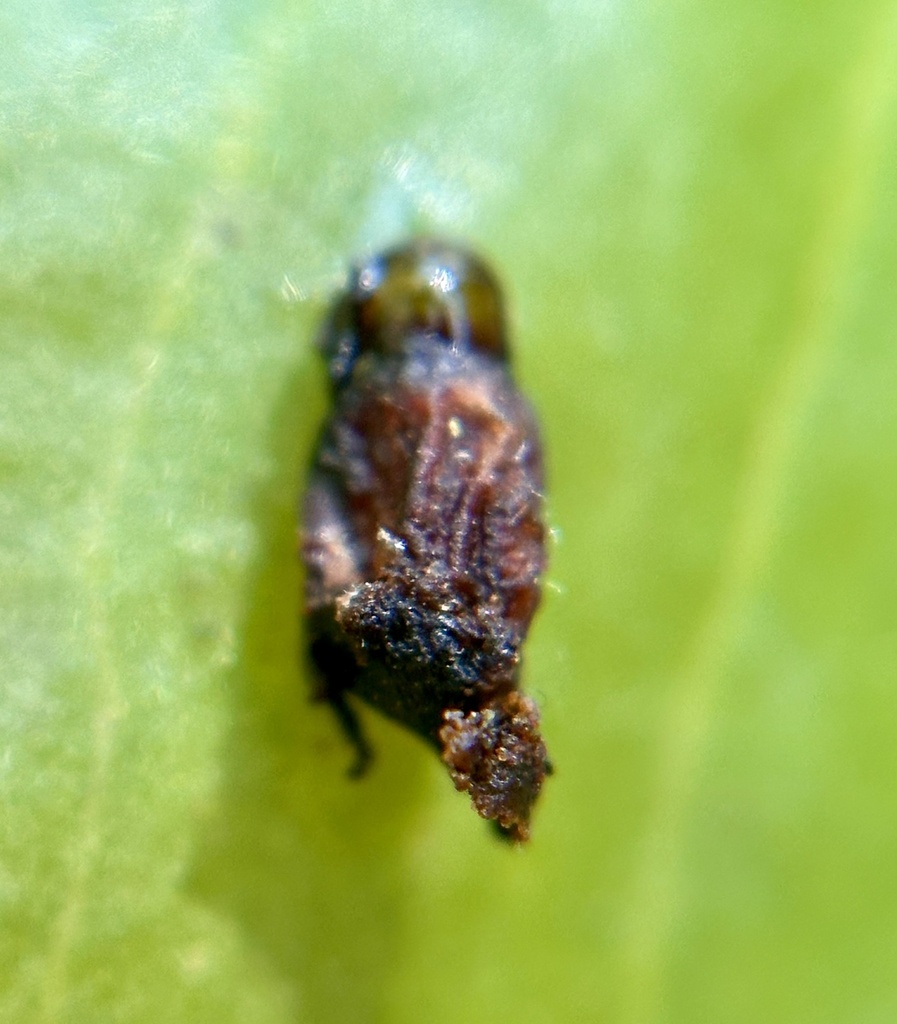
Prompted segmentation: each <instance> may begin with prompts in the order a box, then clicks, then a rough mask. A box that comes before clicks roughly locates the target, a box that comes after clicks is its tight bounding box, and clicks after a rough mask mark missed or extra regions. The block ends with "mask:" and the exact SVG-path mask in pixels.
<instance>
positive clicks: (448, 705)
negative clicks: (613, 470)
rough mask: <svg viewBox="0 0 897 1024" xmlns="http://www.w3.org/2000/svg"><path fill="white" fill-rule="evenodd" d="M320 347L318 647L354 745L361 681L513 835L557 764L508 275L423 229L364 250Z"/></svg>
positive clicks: (309, 514) (530, 460) (531, 465)
mask: <svg viewBox="0 0 897 1024" xmlns="http://www.w3.org/2000/svg"><path fill="white" fill-rule="evenodd" d="M322 349H323V352H324V356H325V359H326V361H327V369H328V373H329V376H330V381H331V385H332V390H333V409H332V412H331V415H330V418H329V420H328V421H327V423H326V424H325V427H324V431H323V434H322V436H321V439H320V442H319V445H318V448H317V452H316V454H315V457H314V462H313V465H312V469H311V474H310V479H309V485H308V492H307V494H306V496H305V507H304V531H303V537H302V554H303V557H304V560H305V565H306V569H307V612H308V616H309V639H310V653H311V659H312V661H313V663H314V666H315V669H316V674H317V677H318V685H319V696H320V697H322V698H324V699H326V700H328V701H329V702H330V703H331V704H332V706H333V707H334V709H335V710H336V712H337V714H338V716H339V718H340V720H341V722H342V724H343V726H344V728H345V729H346V731H347V733H348V735H349V736H350V738H351V739H352V740H353V742H354V744H355V747H356V749H357V752H358V760H357V763H356V766H355V769H354V770H355V771H356V772H358V773H360V772H361V771H362V770H363V768H364V766H365V764H366V763H367V761H368V759H369V757H370V750H369V748H368V745H367V743H366V741H365V738H364V735H363V733H362V731H361V728H360V724H359V722H358V719H357V718H356V715H355V713H354V710H353V708H352V706H351V705H350V703H349V701H348V699H347V694H350V693H354V694H357V695H358V696H359V697H361V698H362V699H364V700H365V701H367V702H368V703H369V704H371V705H373V706H374V707H376V708H378V709H379V710H380V711H382V712H383V713H384V714H386V715H389V716H390V717H391V718H394V719H395V720H397V721H399V722H401V723H402V724H404V725H406V726H407V727H408V728H409V729H412V730H413V731H414V732H416V733H418V734H419V735H421V736H423V737H424V738H425V739H426V740H428V741H429V742H430V743H432V744H433V745H434V746H435V747H436V748H437V750H438V751H439V752H440V754H441V756H442V760H443V761H444V762H445V764H446V765H447V766H448V768H449V771H450V773H451V776H452V779H453V780H454V783H455V786H456V787H457V788H458V789H460V790H467V791H469V793H470V795H471V799H472V801H473V804H474V807H475V808H476V809H477V811H478V812H479V813H480V814H481V815H482V816H483V817H484V818H490V819H493V820H494V821H496V822H497V824H498V825H499V827H500V828H501V829H502V830H503V832H504V833H505V834H506V835H508V836H509V837H511V838H513V839H516V840H525V839H527V838H528V836H529V828H530V825H529V822H530V811H531V809H532V805H533V802H534V801H535V799H536V797H537V795H538V793H539V790H540V789H541V787H542V783H543V780H544V778H545V775H546V773H547V772H548V771H549V770H550V768H549V765H548V761H547V756H546V752H545V745H544V743H543V742H542V738H541V736H540V735H539V716H538V709H537V708H536V705H535V703H534V702H533V701H532V700H531V699H530V698H528V697H526V696H524V695H523V694H522V693H521V692H520V690H519V689H518V680H519V675H520V650H521V645H522V643H523V640H524V637H525V636H526V633H527V630H528V628H529V624H530V621H531V619H532V617H533V613H534V612H535V610H536V606H537V605H538V603H539V597H540V587H539V580H540V577H541V575H542V572H543V570H544V568H545V528H544V525H543V522H542V515H541V505H542V458H541V446H540V442H539V432H538V428H537V426H536V422H535V419H534V417H533V413H532V411H531V409H530V407H529V405H528V403H527V402H526V400H525V399H524V398H523V397H522V396H521V394H520V393H519V391H518V390H517V388H516V386H515V384H514V382H513V380H512V379H511V376H510V373H509V369H508V352H507V342H506V338H505V324H504V312H503V307H502V300H501V296H500V291H499V288H498V284H497V282H496V280H495V278H494V277H493V275H492V274H491V272H490V271H489V270H488V268H487V267H486V266H485V265H484V264H483V263H482V262H481V261H480V260H479V259H477V258H476V257H475V256H473V255H472V254H471V253H469V252H466V251H465V250H463V249H461V248H458V247H456V246H454V245H449V244H446V243H443V242H438V241H434V240H428V239H421V240H416V241H413V242H410V243H408V244H406V245H403V246H400V247H398V248H395V249H391V250H390V251H388V252H386V253H383V254H381V255H379V256H375V257H374V258H372V259H370V260H369V261H367V262H366V263H364V264H363V265H361V266H360V267H358V268H356V269H355V270H354V272H353V273H352V275H351V277H350V281H349V284H348V287H347V288H346V290H345V291H344V292H343V293H342V294H341V295H340V296H339V298H338V299H337V301H336V302H335V304H334V306H333V309H332V311H331V314H330V317H329V319H328V321H327V323H326V325H325V329H324V332H323V335H322Z"/></svg>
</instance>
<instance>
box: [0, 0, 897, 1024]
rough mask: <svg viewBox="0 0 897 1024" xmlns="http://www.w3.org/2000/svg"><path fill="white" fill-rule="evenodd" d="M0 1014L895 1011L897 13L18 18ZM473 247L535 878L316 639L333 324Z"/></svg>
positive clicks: (11, 53)
mask: <svg viewBox="0 0 897 1024" xmlns="http://www.w3.org/2000/svg"><path fill="white" fill-rule="evenodd" d="M0 40H2V41H3V43H4V46H3V52H4V55H5V56H4V60H3V61H2V62H0V259H2V267H3V274H2V280H0V323H2V334H0V479H2V487H0V523H2V533H0V578H2V581H3V584H2V587H0V650H2V651H3V653H4V659H3V680H2V691H0V693H2V696H0V743H2V747H0V769H2V770H0V785H2V793H0V800H2V804H0V806H2V822H3V829H2V839H0V1019H2V1020H4V1021H6V1020H8V1021H15V1022H17V1024H32V1022H35V1024H37V1022H42V1024H49V1022H53V1024H57V1022H61V1024H64V1022H74V1021H79V1022H80V1021H91V1022H94V1021H103V1022H106V1021H121V1022H128V1024H136V1022H141V1021H147V1022H150V1021H152V1022H154V1024H157V1022H159V1021H173V1022H174V1021H178V1022H180V1021H184V1022H186V1021H189V1022H191V1024H195V1022H204V1021H209V1022H215V1024H220V1022H227V1021H234V1022H236V1021H239V1022H241V1024H247V1022H252V1024H255V1022H266V1024H267V1022H271V1024H286V1022H295V1021H297V1020H301V1021H312V1022H316V1024H317V1022H329V1021H333V1022H340V1024H342V1022H345V1021H389V1022H390V1024H395V1022H406V1021H407V1022H409V1024H410V1022H417V1021H420V1020H427V1021H432V1022H435V1024H439V1022H446V1024H448V1022H450V1021H451V1022H455V1021H457V1020H464V1021H470V1022H484V1024H485V1022H487V1021H493V1020H496V1019H517V1020H533V1021H543V1020H544V1021H569V1022H580V1021H592V1020H601V1021H604V1022H619V1024H668V1022H680V1021H681V1022H683V1024H692V1022H694V1021H726V1022H730V1021H731V1022H742V1021H743V1022H745V1024H748V1022H751V1024H753V1022H755V1021H757V1020H776V1021H813V1022H814V1024H818V1022H824V1021H832V1022H836V1021H837V1022H842V1021H868V1022H878V1021H881V1022H891V1021H893V1020H894V1019H895V1016H897V986H895V983H894V956H895V949H897V923H895V922H897V883H895V876H894V864H895V862H897V816H895V813H894V797H893V789H894V779H895V777H897V742H895V740H897V735H895V734H897V715H895V712H894V689H895V682H897V671H895V665H897V629H895V626H894V615H895V607H897V530H895V523H897V402H895V401H894V397H893V393H894V382H895V381H897V345H895V340H897V303H895V299H894V281H895V277H897V245H895V238H897V191H895V188H894V168H895V166H897V70H895V69H897V7H895V6H894V4H893V3H890V2H885V0H859V2H858V3H854V4H851V5H845V4H841V3H836V2H834V0H823V2H822V3H818V4H815V5H804V4H800V3H797V2H796V0H786V2H782V3H777V4H773V3H762V2H761V3H760V4H757V3H748V2H746V0H740V2H732V3H725V4H721V5H719V4H718V5H714V4H710V3H706V2H705V3H697V2H690V0H672V2H666V3H661V2H659V0H649V2H647V3H642V4H639V5H622V4H607V3H587V2H584V0H571V2H569V3H559V2H556V0H541V2H529V0H517V2H514V3H512V2H511V0H491V2H490V0H485V2H481V3H478V4H472V3H467V4H464V3H462V4H460V5H459V4H455V5H445V4H435V3H434V4H427V3H423V2H422V3H418V4H408V3H398V2H389V0H387V2H385V3H371V2H366V0H362V2H360V3H349V2H346V0H329V2H327V3H323V2H306V3H303V4H287V3H278V2H276V0H259V2H257V3H253V4H242V3H236V2H230V3H229V2H227V0H217V2H216V0H202V2H200V0H189V2H184V3H180V4H169V3H163V2H162V0H130V2H128V3H124V2H122V0H106V2H102V3H100V2H98V3H93V4H87V3H83V2H81V3H75V2H73V0H53V2H49V3H46V4H40V5H38V6H37V7H36V8H35V7H34V6H33V5H32V4H26V3H24V2H23V0H7V3H5V4H4V8H3V11H2V13H0ZM420 229H425V230H428V231H433V232H438V233H444V234H448V235H450V236H457V237H462V238H466V239H468V240H469V241H471V242H472V243H473V244H475V245H476V247H477V248H479V249H481V250H483V251H484V252H485V253H486V254H488V255H489V256H490V257H491V258H492V260H493V262H494V263H495V265H496V267H497V268H498V269H499V271H500V273H501V275H502V278H503V280H504V282H505V284H506V287H507V290H508V292H509V294H510V297H511V301H512V309H513V316H514V323H515V328H516V331H515V334H516V345H517V353H518V357H517V369H518V373H519V376H520V378H521V381H522V383H523V385H524V386H525V388H526V389H527V391H528V392H529V394H530V395H531V396H532V398H533V401H534V403H535V404H536V406H537V407H538V408H539V410H540V412H541V415H542V418H543V422H544V428H545V433H546V437H547V441H548V446H549V462H550V473H551V486H550V495H549V498H550V510H551V518H552V522H553V523H554V524H555V525H556V527H557V531H558V539H557V543H556V544H555V546H554V548H553V552H552V555H553V561H552V569H551V574H550V580H549V588H548V594H547V599H546V602H545V605H544V608H543V610H542V612H541V613H540V616H539V619H538V621H537V626H536V628H535V630H534V633H533V636H532V638H531V642H530V644H529V648H528V651H527V664H526V679H527V685H528V688H529V689H530V691H531V692H533V693H534V694H535V695H536V696H537V698H538V699H539V700H540V702H541V704H542V707H543V718H544V731H545V735H546V738H547V740H548V743H549V747H550V750H551V753H552V757H553V759H554V761H555V763H556V767H557V774H556V775H555V776H554V777H553V778H552V779H551V780H550V781H549V783H548V784H547V786H546V789H545V793H544V797H543V801H542V806H541V807H540V809H539V814H538V818H537V820H536V823H535V836H534V839H533V841H532V843H531V844H530V846H529V847H528V848H527V849H525V850H516V851H515V850H511V849H508V848H506V847H504V846H502V845H500V844H498V843H496V842H495V841H494V840H493V838H492V837H491V835H490V833H489V831H488V830H487V829H486V828H485V827H484V826H483V824H482V823H481V822H479V821H478V820H477V819H476V817H475V816H474V815H473V814H472V812H471V811H470V809H469V807H468V806H467V802H466V800H465V798H463V797H462V796H459V795H458V794H456V793H455V792H454V790H453V789H452V787H451V785H450V782H449V780H448V779H447V778H446V776H445V773H444V771H443V769H442V768H441V767H440V766H439V764H438V763H437V762H436V759H435V758H433V756H432V755H431V754H430V752H429V751H427V750H425V749H424V748H423V746H422V745H421V744H419V743H417V742H416V741H415V740H414V739H413V738H412V737H410V736H408V735H406V734H405V733H403V732H402V731H401V730H399V729H397V728H395V727H393V726H392V725H390V724H388V723H386V722H384V721H382V720H380V719H379V718H377V716H375V715H373V714H368V715H366V722H367V723H369V726H370V729H371V730H372V733H373V739H374V741H375V743H376V747H377V752H378V760H377V763H376V766H375V768H374V770H373V771H372V772H371V774H370V776H369V777H368V778H366V779H365V780H363V781H362V782H351V781H350V780H348V779H347V778H346V774H345V773H346V768H347V767H348V764H349V760H350V752H349V751H348V749H347V747H346V745H345V743H344V741H343V739H342V738H341V736H340V735H339V733H338V731H337V729H336V727H335V725H334V722H333V721H332V720H331V718H330V716H329V714H328V712H327V710H326V709H324V708H321V707H319V706H317V705H313V704H311V703H310V702H309V700H308V689H309V687H308V681H307V680H306V679H304V678H302V675H301V668H300V663H299V659H298V658H297V651H298V648H299V623H298V618H297V608H298V603H299V601H298V594H299V590H300V582H301V581H300V578H299V570H298V567H297V565H296V560H295V550H294V549H295V511H294V510H295V507H296V502H297V496H298V494H299V491H300V487H301V481H302V477H303V474H304V467H305V465H306V463H307V460H308V458H309V454H310V450H311V445H312V443H313V438H314V435H315V431H316V429H317V425H318V423H319V422H320V419H321V417H322V415H323V414H324V410H325V394H324V391H325V388H324V382H323V375H322V370H321V367H320V366H319V365H318V360H317V359H316V356H315V353H314V350H313V347H312V344H311V340H312V337H313V334H314V330H315V327H316V324H317V322H318V320H319V317H320V314H321V310H322V308H323V303H324V301H325V300H326V297H327V296H328V295H329V294H330V293H331V292H332V290H333V288H334V287H336V286H337V285H338V283H339V281H340V273H341V269H342V268H343V267H344V265H345V262H346V260H347V259H348V258H350V257H351V256H352V255H354V254H356V253H358V252H360V251H364V250H366V249H368V248H369V247H378V246H380V245H382V244H383V243H384V242H386V241H389V240H393V239H395V238H398V237H401V236H403V235H405V234H407V233H409V232H411V231H414V230H420Z"/></svg>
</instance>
